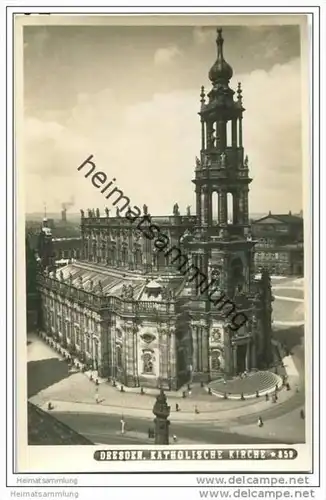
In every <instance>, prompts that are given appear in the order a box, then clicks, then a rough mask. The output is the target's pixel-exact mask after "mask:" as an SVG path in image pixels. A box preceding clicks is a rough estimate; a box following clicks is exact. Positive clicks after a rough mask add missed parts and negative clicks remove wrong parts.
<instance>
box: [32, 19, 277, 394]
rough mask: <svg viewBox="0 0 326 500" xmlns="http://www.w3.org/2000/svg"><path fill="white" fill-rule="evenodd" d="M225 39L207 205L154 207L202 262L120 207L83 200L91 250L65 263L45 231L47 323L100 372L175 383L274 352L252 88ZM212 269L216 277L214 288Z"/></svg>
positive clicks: (235, 370) (206, 148)
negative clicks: (253, 208) (258, 226)
mask: <svg viewBox="0 0 326 500" xmlns="http://www.w3.org/2000/svg"><path fill="white" fill-rule="evenodd" d="M216 44H217V58H216V61H215V63H214V64H213V66H212V68H211V69H210V71H209V79H210V81H211V90H210V91H209V92H208V93H205V90H204V87H202V88H201V93H200V112H199V116H200V122H201V137H200V143H201V149H200V154H199V157H198V158H196V161H195V166H194V167H195V168H194V178H193V181H192V182H193V184H194V186H195V193H196V214H195V215H191V214H190V210H189V209H188V210H187V213H186V214H185V215H182V214H180V211H179V207H178V205H177V204H175V205H174V207H173V213H172V214H171V215H167V216H154V215H151V214H149V213H148V209H147V207H146V206H144V207H143V212H144V216H146V219H147V220H148V221H149V222H150V223H153V224H155V225H156V226H157V227H159V228H160V231H161V232H162V233H164V234H165V235H166V236H167V237H168V239H169V242H170V246H173V247H174V248H178V249H180V250H179V255H180V254H181V252H182V255H183V256H186V261H187V262H188V263H190V268H191V269H192V271H195V273H194V274H191V273H190V272H184V269H182V266H180V262H178V259H176V258H175V256H174V255H173V253H172V252H163V251H161V250H160V249H159V248H158V247H157V245H155V242H153V240H152V239H150V238H148V237H147V236H146V234H145V233H144V232H143V231H141V230H140V229H139V227H137V226H135V225H133V224H132V223H131V222H130V221H129V220H128V219H127V218H125V217H122V216H119V214H118V212H119V210H117V215H116V216H110V214H109V210H106V211H105V213H104V214H101V213H100V211H99V210H98V209H96V210H88V212H87V213H85V212H84V211H83V210H81V238H82V255H81V259H80V260H78V261H74V262H71V263H70V264H68V265H67V266H65V267H63V268H61V269H55V268H54V266H53V262H52V261H51V258H49V255H47V251H46V249H47V248H50V247H49V241H48V238H49V236H48V234H47V232H46V231H45V233H46V238H45V239H46V240H47V241H46V244H43V245H41V248H42V249H43V250H44V249H45V251H42V250H41V253H42V255H41V256H40V257H41V261H42V270H41V272H40V273H39V275H38V290H39V297H40V307H39V325H40V327H41V328H42V329H43V330H44V331H45V332H46V333H47V334H48V335H50V336H52V337H54V338H55V339H56V340H57V341H59V342H60V343H61V345H62V346H63V347H65V348H66V349H67V350H68V351H69V352H70V353H71V355H72V356H73V357H74V358H77V359H79V360H80V362H81V363H84V364H85V365H86V366H88V367H89V368H92V369H93V370H97V372H98V375H99V376H100V377H105V378H108V379H110V380H113V381H119V382H120V383H121V384H124V385H126V386H131V387H162V388H164V389H170V390H176V389H177V388H179V387H180V386H181V385H183V384H184V383H187V382H189V381H194V382H196V381H197V382H209V381H210V380H213V379H216V378H218V377H221V376H224V377H232V376H235V375H237V374H239V373H242V372H244V371H250V370H253V369H263V368H267V367H268V366H269V364H270V363H271V359H272V349H271V330H272V327H271V324H272V320H271V316H272V307H271V304H272V300H273V297H272V294H271V284H270V279H269V275H268V273H267V272H265V271H263V272H262V274H261V276H260V277H259V279H256V277H255V272H254V252H255V241H254V240H253V238H252V236H251V234H250V226H249V213H248V211H249V208H248V195H249V185H250V183H251V181H252V179H251V178H250V176H249V162H248V157H247V156H246V155H245V152H244V145H243V133H242V130H243V113H244V111H245V110H244V107H243V103H242V90H241V86H240V84H239V85H238V88H237V90H236V92H235V91H234V90H232V89H231V88H230V86H229V82H230V80H231V78H232V75H233V70H232V68H231V66H230V65H229V64H228V63H227V62H226V61H225V59H224V56H223V37H222V30H221V29H218V30H217V39H216ZM214 205H215V206H214ZM231 212H232V217H231V219H230V213H231ZM214 213H217V216H214ZM50 253H51V251H50ZM202 276H204V277H207V280H208V281H209V282H210V284H211V285H212V284H213V285H214V286H213V289H212V287H205V288H204V289H203V287H202V286H201V282H200V277H202ZM221 297H223V298H224V302H223V301H222V306H221ZM225 297H226V298H227V299H226V302H225ZM239 318H241V322H240V323H239V322H238V321H237V319H239Z"/></svg>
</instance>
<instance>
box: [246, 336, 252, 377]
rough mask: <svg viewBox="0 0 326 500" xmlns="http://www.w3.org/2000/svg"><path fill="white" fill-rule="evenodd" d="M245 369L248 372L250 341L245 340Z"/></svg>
mask: <svg viewBox="0 0 326 500" xmlns="http://www.w3.org/2000/svg"><path fill="white" fill-rule="evenodd" d="M245 366H246V371H247V372H249V371H250V368H251V366H250V341H248V342H247V350H246V364H245Z"/></svg>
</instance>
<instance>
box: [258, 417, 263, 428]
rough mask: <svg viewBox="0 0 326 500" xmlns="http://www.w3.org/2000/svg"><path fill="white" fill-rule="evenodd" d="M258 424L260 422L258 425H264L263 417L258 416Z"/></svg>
mask: <svg viewBox="0 0 326 500" xmlns="http://www.w3.org/2000/svg"><path fill="white" fill-rule="evenodd" d="M257 424H258V427H263V425H264V422H263V419H262V418H261V417H258V422H257Z"/></svg>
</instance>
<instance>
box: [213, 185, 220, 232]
mask: <svg viewBox="0 0 326 500" xmlns="http://www.w3.org/2000/svg"><path fill="white" fill-rule="evenodd" d="M218 198H219V194H218V193H217V192H216V191H214V192H213V193H212V220H213V223H214V224H218V223H219V218H218V215H219V214H218Z"/></svg>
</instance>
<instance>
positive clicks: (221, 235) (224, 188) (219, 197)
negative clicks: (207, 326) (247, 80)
mask: <svg viewBox="0 0 326 500" xmlns="http://www.w3.org/2000/svg"><path fill="white" fill-rule="evenodd" d="M223 43H224V40H223V37H222V30H221V29H218V30H217V39H216V45H217V58H216V61H215V63H214V64H213V66H212V67H211V69H210V71H209V74H208V76H209V79H210V81H211V83H212V89H211V90H210V91H209V92H208V93H207V95H205V91H204V87H202V88H201V95H200V97H201V109H200V112H199V115H200V120H201V151H200V159H199V158H196V169H195V179H194V180H193V183H194V184H195V190H196V216H197V229H198V230H199V232H200V233H201V239H202V240H206V242H207V245H206V248H207V252H204V253H205V254H206V255H204V257H199V259H197V264H198V263H199V268H200V269H201V270H202V272H203V273H204V274H205V273H209V272H210V271H209V268H210V269H215V275H218V276H219V279H220V280H221V285H222V286H223V289H224V291H225V292H226V293H227V294H228V296H230V298H232V297H233V295H234V293H235V292H236V291H239V292H241V291H243V292H247V293H248V292H249V286H250V281H251V279H252V276H251V267H252V264H253V262H252V257H253V256H252V249H253V245H254V243H253V242H252V241H251V237H250V234H249V213H248V212H249V207H248V193H249V185H250V183H251V181H252V179H251V178H250V177H249V165H248V157H247V156H246V155H245V153H244V147H243V134H242V127H243V123H242V119H243V112H244V111H245V110H244V107H243V105H242V90H241V85H240V83H239V84H238V88H237V92H236V93H235V92H234V91H233V90H232V89H231V88H230V86H229V82H230V80H231V78H232V75H233V70H232V68H231V66H230V65H229V64H228V63H227V62H226V60H225V59H224V54H223ZM199 253H200V252H199ZM198 260H199V262H198Z"/></svg>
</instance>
